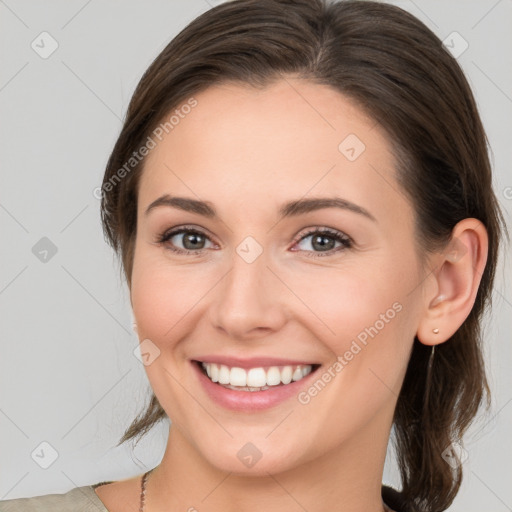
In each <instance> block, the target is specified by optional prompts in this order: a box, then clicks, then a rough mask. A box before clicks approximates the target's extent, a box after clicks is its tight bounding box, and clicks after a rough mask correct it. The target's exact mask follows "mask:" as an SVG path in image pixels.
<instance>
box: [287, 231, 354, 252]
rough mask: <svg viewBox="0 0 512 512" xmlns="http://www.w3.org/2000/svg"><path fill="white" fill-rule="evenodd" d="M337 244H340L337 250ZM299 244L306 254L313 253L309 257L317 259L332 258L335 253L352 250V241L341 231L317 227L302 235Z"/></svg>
mask: <svg viewBox="0 0 512 512" xmlns="http://www.w3.org/2000/svg"><path fill="white" fill-rule="evenodd" d="M313 235H314V236H313ZM308 239H309V240H308ZM336 243H338V244H340V245H338V247H337V248H335V245H336ZM297 244H298V245H300V244H302V248H301V249H302V250H304V251H305V252H306V253H308V252H309V253H313V254H307V256H311V257H313V258H315V257H323V256H332V255H333V253H338V252H341V251H343V250H345V249H350V248H351V247H352V239H351V238H350V237H348V236H347V235H345V234H344V233H342V232H341V231H337V230H335V229H329V228H318V227H316V228H312V229H310V230H309V231H307V232H306V233H305V234H302V235H301V237H300V238H299V239H298V242H297ZM311 249H312V250H311ZM292 250H293V249H292ZM322 253H323V254H322Z"/></svg>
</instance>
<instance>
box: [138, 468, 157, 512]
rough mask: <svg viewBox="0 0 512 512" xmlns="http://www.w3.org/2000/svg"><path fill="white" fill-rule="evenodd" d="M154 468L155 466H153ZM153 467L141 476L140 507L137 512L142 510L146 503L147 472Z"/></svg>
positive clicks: (142, 511)
mask: <svg viewBox="0 0 512 512" xmlns="http://www.w3.org/2000/svg"><path fill="white" fill-rule="evenodd" d="M153 469H155V468H153ZM153 469H150V470H149V471H146V472H145V473H144V475H143V476H142V481H141V484H140V507H139V512H144V505H145V504H146V481H147V479H148V476H149V474H150V473H151V471H153Z"/></svg>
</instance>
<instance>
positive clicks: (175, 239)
mask: <svg viewBox="0 0 512 512" xmlns="http://www.w3.org/2000/svg"><path fill="white" fill-rule="evenodd" d="M313 235H315V236H313ZM308 239H310V240H309V241H308ZM156 242H157V243H159V244H162V245H165V247H166V249H168V250H170V251H172V252H175V253H178V254H189V255H190V254H196V255H199V254H201V253H202V252H203V251H204V250H205V249H208V248H211V247H212V246H213V245H214V244H213V243H212V241H211V240H210V238H209V237H208V235H206V234H205V233H204V232H202V231H200V230H198V229H196V228H192V227H187V226H181V227H179V228H174V229H171V230H169V231H165V232H164V233H163V234H161V235H159V236H158V238H157V240H156ZM207 243H210V244H211V245H210V247H207V246H206V245H207ZM336 243H338V244H339V245H338V246H337V247H336ZM352 243H353V242H352V239H351V238H350V237H349V236H347V235H345V234H344V233H342V232H341V231H337V230H335V229H329V228H319V227H315V228H312V229H310V230H309V231H307V232H306V233H305V234H304V233H303V234H302V235H301V236H300V238H298V239H297V240H296V241H295V245H298V246H299V247H300V246H301V244H302V247H300V249H299V250H301V251H303V252H305V253H306V254H307V253H310V254H307V256H311V257H323V256H331V255H333V254H334V253H338V252H341V251H343V250H345V249H349V248H351V247H352ZM180 244H181V245H182V246H183V247H182V248H181V247H179V245H180ZM292 251H294V252H296V251H297V249H293V248H292Z"/></svg>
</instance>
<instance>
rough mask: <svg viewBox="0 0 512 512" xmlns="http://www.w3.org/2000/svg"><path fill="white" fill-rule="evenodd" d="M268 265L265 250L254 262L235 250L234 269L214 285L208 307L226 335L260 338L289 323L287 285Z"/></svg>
mask: <svg viewBox="0 0 512 512" xmlns="http://www.w3.org/2000/svg"><path fill="white" fill-rule="evenodd" d="M269 266H270V262H269V261H268V258H267V256H266V253H265V251H263V253H262V254H260V256H258V257H257V258H256V260H254V261H252V262H251V263H249V262H247V261H246V260H244V258H243V257H241V256H240V255H239V254H238V253H237V252H236V251H233V257H232V265H231V269H230V270H229V271H228V272H227V274H226V275H225V276H224V277H223V279H222V281H221V283H219V285H218V286H216V287H215V295H214V298H213V302H212V303H211V304H210V308H209V310H210V311H209V314H210V318H211V321H212V323H213V325H214V326H215V328H216V329H218V330H221V331H223V334H224V335H227V336H229V337H230V338H232V339H233V340H239V341H241V340H247V339H257V338H260V337H264V336H268V335H270V334H272V333H273V332H276V331H278V330H279V329H281V328H282V326H283V325H284V324H285V323H286V321H287V319H288V317H289V315H288V311H287V304H286V300H287V296H286V287H285V286H284V285H283V283H282V282H281V281H280V280H279V278H278V277H277V276H276V273H275V271H273V269H271V268H269ZM288 300H289V297H288Z"/></svg>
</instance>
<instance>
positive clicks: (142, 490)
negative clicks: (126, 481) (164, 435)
mask: <svg viewBox="0 0 512 512" xmlns="http://www.w3.org/2000/svg"><path fill="white" fill-rule="evenodd" d="M153 469H155V468H153ZM153 469H150V470H149V471H146V472H145V473H144V475H142V480H141V484H140V507H139V512H144V505H145V504H146V482H147V479H148V476H149V474H150V473H151V471H153ZM383 505H384V508H385V510H386V512H388V511H389V512H393V511H392V510H391V509H390V508H389V507H388V506H387V505H386V504H385V503H383Z"/></svg>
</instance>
